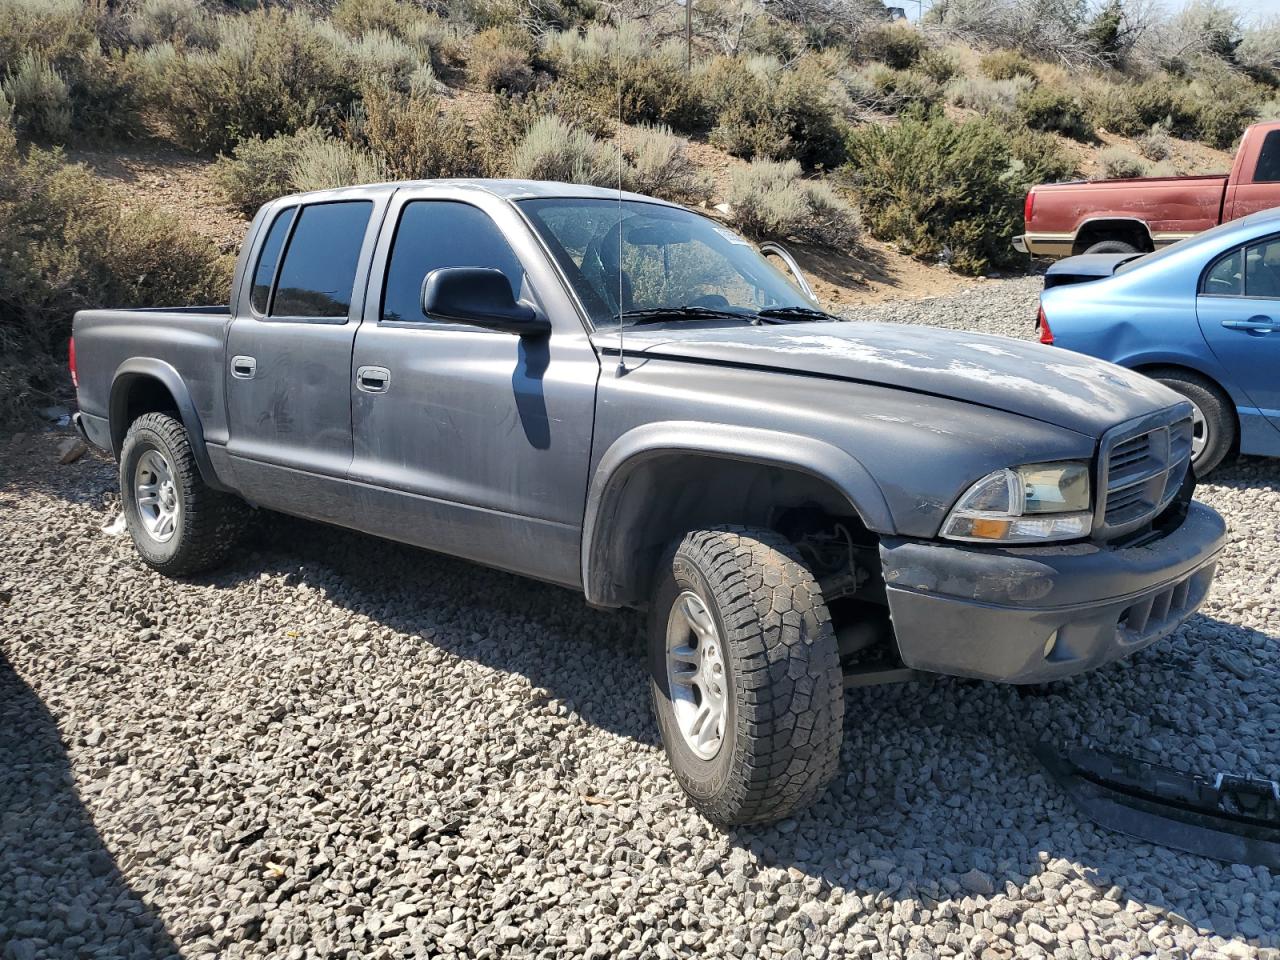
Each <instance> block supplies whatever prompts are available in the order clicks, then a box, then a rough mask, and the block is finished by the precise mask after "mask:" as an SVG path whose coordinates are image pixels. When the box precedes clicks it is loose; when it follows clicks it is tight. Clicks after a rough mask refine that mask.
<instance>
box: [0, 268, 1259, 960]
mask: <svg viewBox="0 0 1280 960" xmlns="http://www.w3.org/2000/svg"><path fill="white" fill-rule="evenodd" d="M981 292H982V296H981V298H979V297H978V296H977V295H976V294H965V295H962V296H960V297H957V298H954V299H951V300H947V301H941V300H938V301H932V302H929V303H926V304H922V305H916V306H914V307H911V308H901V309H897V308H895V309H894V310H888V309H885V310H883V311H868V312H881V313H893V314H898V315H900V316H901V315H903V314H904V312H905V313H909V314H910V316H911V318H913V319H917V320H931V321H934V322H938V321H941V322H966V323H968V324H973V325H977V324H978V323H979V322H980V321H989V322H990V323H991V324H992V325H995V324H1014V323H1015V322H1016V323H1020V324H1024V325H1025V324H1026V322H1027V317H1028V315H1029V314H1028V312H1027V310H1028V303H1030V304H1031V306H1032V307H1034V289H1033V288H1032V287H1031V286H1029V285H1028V284H1026V283H1024V282H1022V281H1014V282H1012V283H1007V284H1006V283H1002V284H999V285H997V284H996V283H988V284H986V285H984V286H983V288H982V291H981ZM958 318H968V320H967V321H961V320H959V319H958ZM56 440H57V438H56V437H55V436H53V435H47V436H40V437H33V436H27V437H19V438H16V439H13V440H11V441H10V440H6V439H0V478H2V479H0V956H2V957H5V958H8V960H34V958H38V957H39V958H43V957H58V958H61V957H68V958H70V957H75V958H90V957H101V958H108V957H111V958H116V957H126V958H127V957H138V958H153V957H166V956H172V955H177V954H179V953H181V955H182V956H185V957H189V958H196V957H214V956H217V957H229V958H234V957H247V956H254V957H267V956H270V957H281V958H304V957H372V958H392V957H397V958H398V957H431V956H458V957H476V958H481V957H492V958H499V957H501V958H507V957H533V956H538V957H562V956H564V957H583V958H595V960H603V958H614V957H635V958H641V957H643V958H646V960H647V958H672V957H734V958H743V957H750V958H775V960H802V958H803V960H825V958H828V957H833V958H834V957H846V956H847V957H871V956H884V955H891V956H905V957H911V958H914V960H924V958H930V957H950V956H973V957H981V958H1008V957H1014V956H1019V957H1030V956H1053V957H1060V958H1064V960H1065V958H1077V957H1079V958H1085V957H1101V958H1122V957H1133V956H1137V955H1144V956H1160V957H1171V958H1172V957H1188V956H1190V957H1206V958H1208V957H1221V956H1229V957H1245V956H1254V955H1271V956H1278V955H1280V950H1278V949H1276V948H1278V947H1280V882H1277V879H1276V878H1274V877H1272V876H1271V875H1270V874H1269V873H1268V872H1267V871H1265V870H1250V869H1247V868H1245V867H1241V866H1230V865H1224V864H1220V863H1216V862H1212V861H1208V860H1204V859H1201V858H1197V857H1192V856H1187V855H1182V854H1177V853H1174V852H1171V851H1169V850H1166V849H1164V848H1161V847H1156V846H1151V845H1148V844H1143V843H1139V842H1136V841H1132V840H1129V839H1126V838H1125V837H1122V836H1119V835H1116V834H1112V833H1107V832H1104V831H1102V830H1100V829H1096V828H1095V827H1094V826H1092V825H1091V824H1090V823H1089V822H1088V821H1086V820H1084V819H1082V818H1081V817H1080V816H1078V815H1077V814H1076V812H1075V811H1074V809H1073V808H1072V807H1071V806H1070V805H1069V803H1068V802H1067V801H1066V799H1065V798H1064V796H1063V795H1062V793H1061V792H1060V791H1059V790H1058V789H1057V788H1056V787H1055V786H1053V785H1052V784H1051V783H1048V782H1046V778H1045V776H1044V775H1043V774H1042V773H1041V771H1040V769H1039V767H1038V766H1037V764H1036V762H1035V761H1034V760H1033V759H1032V757H1031V756H1030V754H1029V752H1028V750H1027V748H1026V745H1025V743H1026V741H1027V740H1029V739H1034V738H1038V737H1047V738H1049V739H1051V740H1054V741H1056V742H1060V743H1071V742H1084V743H1089V744H1093V745H1098V746H1108V747H1112V748H1116V749H1120V750H1124V751H1135V752H1136V751H1142V752H1146V753H1149V754H1151V755H1153V756H1155V757H1159V758H1162V759H1163V760H1165V761H1166V762H1172V763H1174V764H1175V765H1178V766H1180V767H1183V768H1186V769H1191V770H1196V771H1200V772H1210V771H1214V770H1217V769H1225V770H1229V771H1237V772H1248V773H1254V774H1259V775H1263V776H1267V777H1280V692H1278V691H1277V684H1276V678H1277V676H1278V675H1280V671H1278V667H1280V651H1278V649H1277V641H1278V639H1280V611H1278V609H1277V608H1278V607H1280V466H1277V464H1276V463H1275V462H1267V461H1260V460H1254V461H1249V462H1245V463H1243V464H1239V465H1235V466H1231V467H1229V468H1227V469H1224V470H1222V471H1221V472H1220V473H1219V475H1218V476H1217V478H1216V479H1215V482H1214V483H1213V484H1211V485H1208V486H1206V487H1204V488H1202V496H1203V498H1204V499H1206V500H1208V501H1209V502H1211V503H1213V504H1214V505H1215V506H1217V507H1218V508H1219V509H1220V510H1222V511H1223V512H1224V513H1225V514H1226V515H1227V517H1228V518H1229V519H1230V521H1231V524H1232V529H1233V533H1232V542H1231V545H1230V547H1229V550H1228V553H1227V555H1226V557H1225V558H1224V562H1223V567H1222V575H1221V579H1220V581H1219V583H1218V585H1217V587H1216V589H1215V591H1214V593H1213V595H1212V597H1211V599H1210V601H1209V603H1208V604H1207V606H1206V608H1205V610H1204V612H1203V614H1202V615H1201V616H1198V617H1197V618H1195V620H1194V621H1192V622H1191V623H1190V624H1189V625H1187V626H1186V627H1185V628H1183V629H1182V630H1180V631H1179V632H1178V633H1177V634H1176V635H1175V636H1174V637H1173V638H1172V639H1170V640H1167V641H1165V642H1163V643H1160V644H1159V645H1157V646H1156V647H1155V648H1153V649H1150V650H1148V651H1146V652H1144V653H1141V654H1139V655H1138V656H1136V657H1134V658H1132V659H1130V660H1128V661H1124V662H1121V663H1119V664H1116V665H1113V666H1110V667H1108V668H1106V669H1103V670H1101V671H1099V672H1096V673H1094V674H1092V675H1089V676H1086V677H1083V678H1079V679H1077V680H1074V681H1071V682H1068V683H1064V684H1061V685H1059V686H1056V687H1054V688H1053V689H1052V690H1051V692H1048V693H1041V694H1040V695H1027V694H1025V693H1020V692H1019V691H1017V690H1015V689H1012V688H1008V687H1000V686H996V685H992V684H984V683H969V682H962V681H952V680H946V679H940V680H937V681H933V682H928V683H917V684H911V685H906V686H902V687H895V688H881V689H871V690H863V691H858V692H855V693H852V694H850V695H849V701H848V708H847V715H848V720H847V739H846V744H845V750H844V756H843V767H842V772H841V774H840V776H839V778H838V779H837V781H836V783H835V785H834V787H833V788H832V790H831V791H830V792H829V793H828V794H827V795H826V797H825V798H824V799H823V800H822V801H821V803H819V804H818V805H817V806H816V807H814V808H813V809H812V810H810V811H808V812H806V813H804V814H803V815H801V816H798V817H797V818H796V819H794V820H789V821H786V822H783V823H781V824H779V825H777V826H775V827H771V828H767V829H751V830H739V831H733V832H730V833H722V832H719V831H717V830H715V829H713V828H711V827H710V826H708V825H707V824H706V823H705V822H704V821H703V820H702V819H701V818H700V817H698V816H697V815H696V814H694V813H693V812H691V810H690V809H689V808H688V807H687V806H686V805H685V803H684V801H683V800H682V797H681V794H680V791H679V789H678V788H677V786H676V783H675V781H674V779H673V778H672V776H671V775H670V773H669V772H668V769H667V765H666V762H665V759H664V757H663V755H662V752H661V750H660V748H659V747H658V746H657V744H656V742H655V727H654V723H653V721H652V719H651V718H650V714H649V708H648V704H647V697H646V693H645V687H644V684H645V667H644V657H643V650H642V645H641V639H640V630H639V626H640V624H639V621H638V618H637V617H636V616H635V615H632V614H610V613H604V612H599V611H594V610H591V609H589V608H588V607H587V606H585V604H584V603H583V602H582V601H581V599H580V598H579V597H577V596H576V595H574V594H572V593H570V592H567V591H563V590H560V589H558V588H554V587H549V586H544V585H540V584H536V583H531V582H526V581H523V580H519V579H516V578H514V577H510V576H506V575H504V574H499V573H494V572H491V571H487V570H484V569H480V568H477V567H473V566H469V565H467V564H465V563H461V562H456V561H452V560H447V559H443V558H439V557H436V556H434V555H431V554H428V553H424V552H420V551H415V550H411V549H408V548H404V547H399V546H396V545H392V544H388V543H384V542H381V541H377V540H373V539H370V538H367V537H363V536H360V535H356V534H351V533H346V532H342V531H337V530H331V529H326V528H323V527H319V526H314V525H310V524H305V523H301V522H297V521H291V520H287V519H282V518H272V519H269V520H267V521H265V522H264V523H263V524H262V525H261V527H260V529H259V530H258V531H257V534H256V538H255V540H254V541H253V542H251V543H250V544H248V545H246V547H245V548H244V549H243V550H242V551H240V552H239V553H238V554H237V555H236V556H235V558H234V559H233V561H232V563H231V564H230V566H229V567H228V568H227V569H225V570H224V571H222V572H220V573H219V574H217V575H216V576H211V577H208V578H205V579H200V580H196V581H193V582H185V583H174V582H170V581H166V580H164V579H162V578H161V577H159V576H157V575H155V574H153V573H151V572H150V571H148V570H147V569H146V568H144V567H143V566H142V565H141V563H140V562H139V561H138V559H137V558H136V556H135V554H134V552H133V550H132V548H131V546H130V544H129V542H128V540H127V539H126V538H124V537H120V536H113V535H111V534H109V533H105V532H103V527H104V526H106V525H109V524H110V523H111V521H112V519H113V518H114V517H115V516H116V512H117V506H118V496H117V493H116V483H115V479H114V476H113V470H112V467H111V465H110V464H108V463H106V462H105V461H102V460H99V459H95V458H93V457H86V458H85V459H83V460H81V461H79V462H77V463H75V464H72V465H70V466H59V465H58V464H57V462H56V461H57V453H56V449H55V448H56Z"/></svg>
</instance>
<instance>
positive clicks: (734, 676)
mask: <svg viewBox="0 0 1280 960" xmlns="http://www.w3.org/2000/svg"><path fill="white" fill-rule="evenodd" d="M649 666H650V677H651V682H650V686H651V690H652V694H653V704H654V712H655V714H656V716H657V721H658V728H659V730H660V732H661V734H662V741H663V744H664V745H665V747H666V751H667V757H668V758H669V760H670V762H671V767H672V770H673V771H674V772H675V775H676V779H677V780H678V781H679V782H680V786H681V787H683V788H684V791H685V793H686V794H688V796H689V799H690V800H691V801H692V802H693V804H694V806H695V807H697V809H698V810H699V811H701V813H702V814H703V815H705V816H706V817H707V818H708V819H709V820H712V821H713V822H715V823H717V824H720V825H722V826H731V825H736V824H748V823H762V822H767V821H771V820H778V819H781V818H783V817H786V816H788V815H789V814H791V813H793V812H794V811H796V810H799V809H801V808H803V807H806V806H808V805H809V804H811V803H812V802H813V801H814V800H816V799H817V798H818V796H819V795H820V794H821V793H822V792H823V791H824V790H825V789H826V787H827V785H828V784H829V783H830V781H831V779H832V777H833V776H835V773H836V769H837V767H838V766H839V761H840V745H841V741H842V740H843V736H844V680H843V674H842V673H841V669H840V655H839V651H838V648H837V644H836V638H835V633H834V631H833V629H832V626H831V616H830V614H829V613H828V611H827V607H826V603H825V602H824V601H823V598H822V594H821V592H820V591H819V589H818V585H817V583H816V581H815V580H814V578H813V575H812V574H811V573H810V572H809V570H808V568H807V567H805V565H804V563H803V562H802V561H801V559H800V556H799V554H798V553H797V552H796V551H795V548H794V547H792V546H791V544H790V543H788V542H787V541H786V540H785V539H784V538H783V537H780V536H778V535H777V534H775V533H773V532H772V531H768V530H755V529H750V528H746V527H720V528H714V529H709V530H696V531H694V532H692V533H689V534H687V535H686V536H684V537H683V538H682V539H680V540H679V541H678V542H676V543H675V544H673V545H672V547H671V548H670V549H669V550H668V552H667V556H666V560H665V562H664V563H663V565H662V566H661V567H660V568H659V571H658V577H657V588H656V591H655V594H654V603H653V607H652V611H651V614H650V623H649Z"/></svg>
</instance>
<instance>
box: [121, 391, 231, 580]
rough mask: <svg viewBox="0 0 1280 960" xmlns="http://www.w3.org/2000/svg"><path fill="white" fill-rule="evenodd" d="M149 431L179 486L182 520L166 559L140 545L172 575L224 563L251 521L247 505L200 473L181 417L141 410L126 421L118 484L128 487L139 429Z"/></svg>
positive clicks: (147, 559) (156, 566)
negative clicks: (127, 473)
mask: <svg viewBox="0 0 1280 960" xmlns="http://www.w3.org/2000/svg"><path fill="white" fill-rule="evenodd" d="M146 433H151V434H153V435H154V436H155V437H156V438H158V439H159V440H160V442H161V443H162V444H163V445H164V446H165V447H167V452H168V454H169V458H170V461H171V462H172V463H173V468H174V472H175V478H176V479H177V481H178V483H179V486H180V488H181V497H182V522H181V523H180V524H179V530H178V533H177V536H178V538H179V540H178V547H177V549H176V550H175V551H174V553H173V556H172V557H170V558H169V559H168V560H163V561H157V560H155V559H154V558H152V557H148V556H147V555H146V554H145V553H142V552H141V551H139V555H140V556H141V557H142V559H143V561H144V562H145V563H146V564H147V565H148V566H150V567H151V568H153V569H155V570H157V571H159V572H160V573H163V574H165V575H166V576H170V577H182V576H189V575H191V574H194V573H200V572H203V571H205V570H209V569H212V568H213V567H216V566H218V565H220V564H221V563H223V562H224V561H225V560H226V559H227V556H228V555H229V554H230V553H231V551H232V550H233V549H234V548H235V545H236V543H237V541H238V540H239V539H240V536H241V534H242V533H243V532H244V529H245V527H246V526H247V525H248V522H249V515H250V512H251V511H250V508H249V506H248V504H246V503H245V502H244V501H243V500H241V499H240V498H239V497H236V496H234V495H232V494H229V493H223V492H222V491H220V490H214V489H213V488H212V487H210V486H209V485H208V484H206V483H205V482H204V478H203V477H201V476H200V468H199V467H198V466H197V465H196V460H195V455H194V454H193V453H192V451H191V441H190V439H189V438H188V437H187V430H186V428H185V427H184V426H183V425H182V422H181V421H179V420H177V419H176V418H174V417H172V416H170V415H169V414H167V413H144V414H143V415H142V416H140V417H138V419H136V420H134V421H133V423H131V424H130V425H129V432H128V433H127V434H126V435H125V438H124V444H123V446H122V447H121V450H120V490H121V495H122V496H126V495H129V494H126V490H132V483H133V478H132V477H126V476H125V465H126V464H127V463H128V462H129V460H130V456H129V454H130V451H131V449H132V447H133V445H135V444H137V443H138V442H139V440H140V438H141V436H142V435H144V434H146Z"/></svg>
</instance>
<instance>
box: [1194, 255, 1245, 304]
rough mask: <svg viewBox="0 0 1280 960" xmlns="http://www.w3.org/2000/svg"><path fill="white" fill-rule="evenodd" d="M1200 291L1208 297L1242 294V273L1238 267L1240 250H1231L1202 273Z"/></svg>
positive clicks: (1237, 295)
mask: <svg viewBox="0 0 1280 960" xmlns="http://www.w3.org/2000/svg"><path fill="white" fill-rule="evenodd" d="M1200 292H1201V293H1203V294H1205V295H1206V296H1210V297H1239V296H1242V295H1243V294H1244V273H1243V271H1242V270H1241V269H1240V251H1239V250H1232V251H1231V252H1230V253H1228V254H1227V255H1226V256H1224V257H1221V258H1220V259H1219V260H1218V262H1217V263H1215V264H1214V265H1213V266H1212V267H1210V268H1209V272H1208V273H1206V274H1205V275H1204V283H1203V284H1202V285H1201V287H1200Z"/></svg>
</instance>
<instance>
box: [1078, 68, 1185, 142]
mask: <svg viewBox="0 0 1280 960" xmlns="http://www.w3.org/2000/svg"><path fill="white" fill-rule="evenodd" d="M1087 102H1088V111H1089V120H1090V122H1091V123H1092V124H1093V125H1094V126H1095V127H1100V128H1101V129H1103V130H1109V131H1111V132H1112V133H1118V134H1120V135H1121V136H1126V137H1136V136H1138V135H1139V134H1141V133H1143V132H1144V131H1145V130H1147V129H1149V128H1150V127H1152V126H1154V125H1155V124H1160V125H1161V126H1163V127H1164V128H1165V129H1166V130H1169V131H1171V132H1172V133H1174V134H1176V135H1179V136H1189V135H1193V134H1194V133H1195V113H1194V108H1193V105H1192V104H1191V102H1190V101H1189V99H1188V97H1187V92H1186V90H1185V88H1183V86H1182V85H1181V84H1179V83H1176V82H1175V81H1173V80H1172V79H1171V78H1168V77H1165V78H1163V79H1151V80H1144V81H1143V82H1142V83H1139V84H1132V85H1123V84H1117V83H1103V84H1100V85H1098V86H1096V87H1094V88H1092V89H1091V90H1089V91H1088V94H1087Z"/></svg>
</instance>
